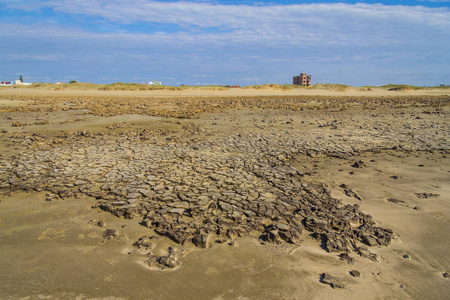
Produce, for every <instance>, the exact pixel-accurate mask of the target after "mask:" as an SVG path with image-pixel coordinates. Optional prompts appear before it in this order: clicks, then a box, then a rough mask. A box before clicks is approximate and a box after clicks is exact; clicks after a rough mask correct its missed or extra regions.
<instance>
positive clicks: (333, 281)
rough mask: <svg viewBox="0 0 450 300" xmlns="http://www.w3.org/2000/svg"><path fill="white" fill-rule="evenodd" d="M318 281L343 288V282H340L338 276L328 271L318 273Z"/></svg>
mask: <svg viewBox="0 0 450 300" xmlns="http://www.w3.org/2000/svg"><path fill="white" fill-rule="evenodd" d="M320 282H322V283H325V284H329V285H330V286H331V287H332V288H333V289H335V288H344V284H343V283H342V281H341V280H340V279H339V278H337V277H335V276H333V275H330V274H328V273H322V274H321V275H320Z"/></svg>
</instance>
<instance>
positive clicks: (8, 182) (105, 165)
mask: <svg viewBox="0 0 450 300" xmlns="http://www.w3.org/2000/svg"><path fill="white" fill-rule="evenodd" d="M286 139H287V136H283V135H277V134H275V133H274V134H273V135H269V136H266V137H264V136H261V135H258V134H254V135H245V136H244V135H235V136H230V137H226V138H223V139H219V140H215V141H203V142H199V143H197V144H194V145H187V144H185V145H179V144H166V145H164V146H161V145H159V146H158V145H152V144H143V143H139V142H132V141H128V140H123V141H121V142H120V141H119V142H118V143H116V142H111V141H108V140H107V139H106V140H102V139H99V140H96V141H95V142H93V141H90V140H88V141H85V144H83V143H74V144H70V145H64V146H61V147H57V148H54V149H51V150H46V151H35V152H26V153H21V154H20V155H18V156H13V157H11V158H10V159H9V160H6V161H4V162H3V164H2V168H1V172H2V173H3V175H2V178H1V181H0V185H1V188H2V191H3V192H4V193H11V192H15V191H24V190H25V191H47V192H49V193H48V197H47V199H48V200H55V199H57V198H66V197H80V196H90V197H94V198H96V199H97V201H96V202H95V204H94V207H99V208H101V209H103V210H105V211H109V212H111V213H113V214H115V215H116V216H118V217H124V218H140V219H142V224H143V225H144V226H147V227H149V228H152V229H154V231H155V232H157V233H158V234H160V235H162V236H166V237H168V238H170V239H172V240H173V241H175V242H176V243H178V244H182V245H183V244H187V243H192V244H194V245H195V246H197V247H200V248H206V247H208V244H209V243H210V242H213V241H217V242H219V243H222V242H226V241H229V240H232V239H234V238H235V237H238V236H253V237H255V238H257V239H260V240H262V241H264V242H268V243H294V244H297V243H300V242H301V239H302V235H303V234H305V231H307V232H309V233H310V234H311V235H312V236H313V237H315V238H317V239H318V240H319V241H321V242H322V244H323V246H324V248H325V249H326V250H327V251H339V252H358V253H360V254H361V255H362V256H366V257H369V258H371V259H375V260H376V256H375V257H374V254H371V253H370V252H369V251H368V249H367V248H364V247H361V245H362V244H366V245H369V246H379V245H380V246H387V245H389V243H390V241H391V238H392V235H393V232H392V231H391V230H389V229H385V228H381V227H377V226H376V225H375V222H374V221H373V218H372V217H371V216H370V215H367V214H365V213H363V212H361V211H360V209H359V207H358V205H343V203H342V202H341V201H340V200H338V199H334V198H333V197H331V195H330V192H329V191H328V190H327V189H326V187H325V186H324V185H323V184H321V183H313V182H308V181H306V180H304V178H303V174H302V173H300V172H298V171H297V170H296V169H294V168H292V167H290V166H289V163H288V162H289V160H287V158H286V157H289V156H291V157H292V155H293V154H292V153H291V152H290V151H291V150H290V149H291V145H289V143H286ZM269 141H270V142H269ZM283 142H284V143H283ZM272 143H275V144H277V145H279V146H278V147H277V151H276V152H273V147H272ZM283 145H288V146H283ZM297 150H299V149H298V148H297ZM295 155H298V152H297V153H296V154H295ZM169 258H170V256H168V257H167V259H169ZM165 259H166V258H163V259H162V260H163V261H161V259H160V258H157V257H154V256H151V259H150V261H149V263H151V264H156V265H162V266H166V265H167V266H173V267H176V266H177V263H176V262H174V261H171V262H170V263H169V261H167V262H165Z"/></svg>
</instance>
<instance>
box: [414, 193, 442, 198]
mask: <svg viewBox="0 0 450 300" xmlns="http://www.w3.org/2000/svg"><path fill="white" fill-rule="evenodd" d="M414 195H416V197H417V198H420V199H427V198H438V197H439V194H433V193H414Z"/></svg>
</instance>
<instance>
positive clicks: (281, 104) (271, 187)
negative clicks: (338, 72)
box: [0, 88, 450, 299]
mask: <svg viewBox="0 0 450 300" xmlns="http://www.w3.org/2000/svg"><path fill="white" fill-rule="evenodd" d="M449 104H450V91H449V90H444V89H443V90H436V89H433V90H426V89H425V90H419V91H401V92H399V91H386V90H385V89H376V88H375V89H373V90H372V91H361V90H358V89H356V88H355V89H353V90H348V91H344V92H336V91H329V90H301V89H298V90H291V91H280V90H270V89H266V90H252V89H230V90H225V91H223V90H185V91H90V90H77V91H74V90H59V91H53V90H51V91H49V90H39V89H29V88H27V89H20V88H18V89H13V88H1V89H0V132H1V133H0V140H1V143H0V149H1V153H2V154H1V156H0V158H1V160H0V187H1V189H0V192H1V195H2V196H1V201H0V241H1V243H0V256H1V257H2V263H1V264H0V265H1V267H0V270H1V272H0V283H1V286H2V288H1V289H0V298H1V299H325V298H328V299H361V298H364V299H448V297H449V295H450V277H449V276H450V275H449V272H450V258H449V255H448V249H449V247H450V242H449V241H450V231H449V230H448V228H449V225H450V184H449V182H450V173H449V170H450V160H449V155H450V153H449V152H450V142H449V141H450V105H449Z"/></svg>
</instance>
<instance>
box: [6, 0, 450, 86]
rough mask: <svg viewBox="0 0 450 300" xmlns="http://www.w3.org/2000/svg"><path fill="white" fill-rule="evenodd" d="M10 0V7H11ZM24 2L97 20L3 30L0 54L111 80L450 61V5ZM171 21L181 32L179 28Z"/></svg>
mask: <svg viewBox="0 0 450 300" xmlns="http://www.w3.org/2000/svg"><path fill="white" fill-rule="evenodd" d="M9 2H10V3H9V4H8V3H7V5H12V4H11V3H12V2H11V1H9ZM24 3H25V4H26V3H29V4H30V5H32V6H33V7H34V8H35V9H38V8H39V5H40V7H41V8H42V7H52V8H53V9H54V10H55V11H57V12H58V14H68V15H71V16H74V15H77V16H87V17H89V19H91V20H93V24H92V26H93V27H89V26H84V27H83V28H84V29H80V27H69V25H59V26H57V25H44V24H40V23H36V24H31V25H24V24H7V23H4V24H0V39H1V40H2V43H1V44H2V45H0V53H3V54H5V53H8V55H9V57H10V58H11V59H12V60H14V61H19V60H27V61H30V60H35V61H40V62H47V63H49V64H50V63H52V62H56V61H60V62H65V61H67V60H68V59H67V58H68V57H71V61H73V62H65V64H68V65H69V66H70V67H73V68H76V67H77V65H78V66H82V65H83V64H85V65H86V72H88V71H90V72H100V70H102V71H104V70H105V69H106V70H110V72H111V74H113V73H114V72H116V73H117V74H114V75H111V76H116V77H120V73H125V72H127V71H129V70H133V69H134V70H136V69H145V70H151V71H152V72H160V73H161V74H162V75H161V78H162V76H166V77H167V78H175V77H177V76H179V75H177V74H178V73H180V72H181V73H183V74H191V75H192V77H195V76H196V78H201V75H205V76H207V77H208V76H209V77H213V76H214V74H217V73H218V72H219V71H218V70H220V73H221V74H222V76H225V74H229V75H227V76H230V78H236V76H241V77H242V78H247V79H248V80H250V79H251V78H260V79H259V80H264V72H265V73H266V75H265V76H272V78H281V77H282V76H284V75H282V74H284V73H286V72H287V73H290V72H291V71H290V70H291V69H295V70H297V69H298V68H299V67H300V66H301V67H302V68H308V69H310V70H315V72H325V71H321V70H328V71H329V72H335V73H340V72H342V71H347V70H348V71H349V72H351V71H350V70H351V68H355V73H357V70H356V69H358V68H359V69H361V70H364V69H367V68H375V67H380V68H381V67H383V68H384V70H385V71H389V69H392V70H394V69H395V70H398V69H405V70H410V69H411V68H413V67H412V66H415V67H416V68H417V71H418V72H419V71H420V70H421V69H424V70H425V69H430V68H437V69H438V72H441V73H442V72H443V71H439V70H440V69H441V68H442V62H445V61H448V60H449V59H450V57H449V52H448V48H449V47H450V33H449V30H448V28H450V10H449V9H447V8H427V7H422V6H417V7H409V6H386V5H381V4H375V5H368V4H356V5H348V4H307V5H272V6H264V5H261V6H249V5H220V4H210V3H203V2H202V3H195V2H194V3H193V2H177V3H173V2H172V3H171V2H156V1H144V0H139V1H131V0H122V1H117V0H110V1H100V0H90V1H84V0H78V1H75V0H70V1H69V0H59V1H55V0H51V1H24ZM24 3H22V4H24ZM25 6H26V5H25ZM98 18H100V19H101V20H102V21H103V22H106V23H108V24H110V25H114V26H116V25H117V26H119V28H120V30H115V31H110V32H108V31H106V32H98V31H96V30H95V29H96V28H95V24H94V22H98V21H99V19H98ZM132 23H138V24H139V26H141V25H142V24H144V25H142V26H144V27H145V26H148V27H149V28H150V27H153V26H154V24H157V25H158V26H157V32H156V33H155V30H153V31H149V32H154V33H145V32H142V30H141V31H140V32H136V31H133V26H128V25H124V26H123V28H122V27H120V26H122V25H121V24H132ZM146 24H147V25H146ZM173 25H176V26H182V29H181V30H180V29H177V30H175V31H174V29H173V27H174V26H173ZM114 26H111V27H114ZM11 28H14V30H11ZM105 28H108V26H106V27H105ZM177 28H179V27H177ZM11 53H13V54H11ZM438 59H440V60H441V62H440V63H439V62H438ZM331 64H333V65H334V67H333V68H331V67H330V65H331ZM95 66H97V67H95ZM130 72H131V73H132V72H133V71H130ZM296 72H297V71H296ZM308 72H309V71H308ZM414 72H415V71H414ZM72 73H74V72H72ZM361 73H364V71H361ZM396 74H398V73H396ZM0 75H1V74H0ZM349 76H351V75H349ZM116 77H115V78H116ZM288 78H289V76H288ZM288 80H290V79H288ZM177 81H180V80H177ZM182 81H183V82H184V83H186V84H189V82H187V81H184V80H182ZM269 81H272V80H269ZM259 82H261V81H259Z"/></svg>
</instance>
